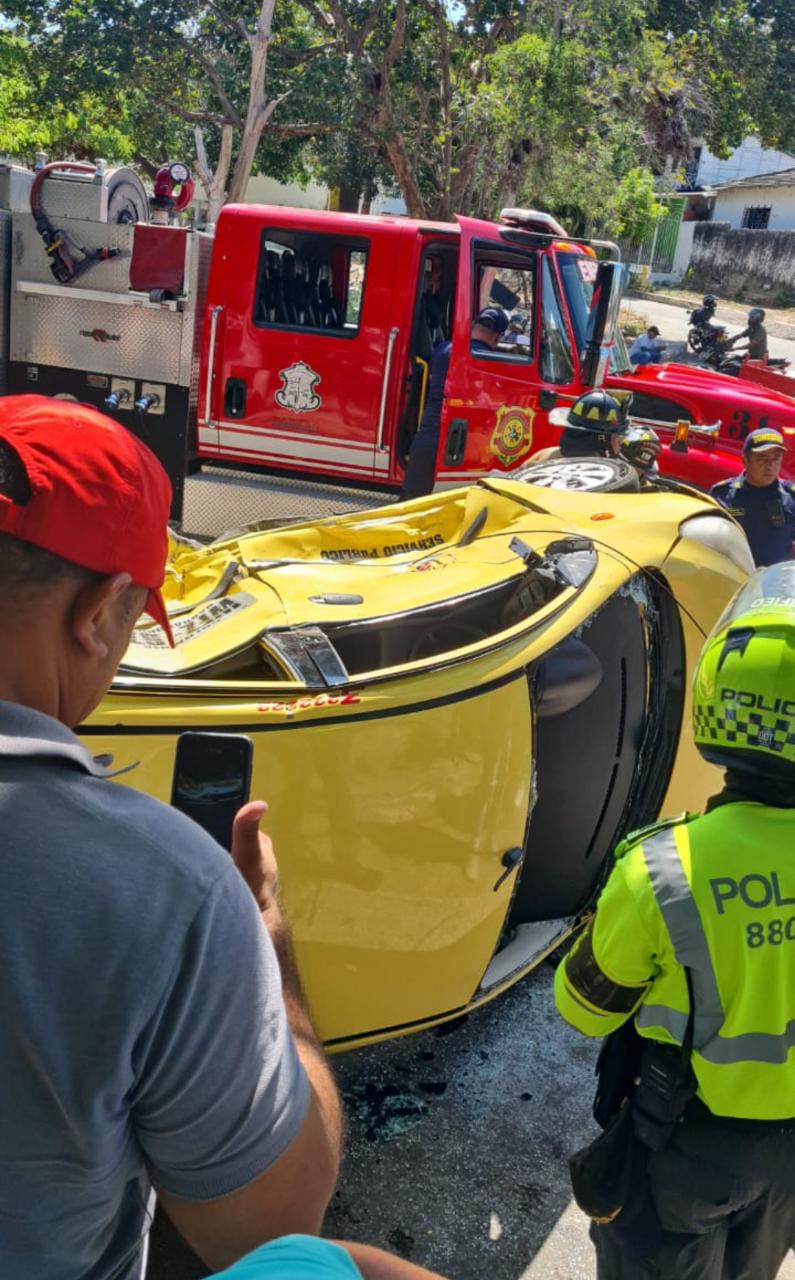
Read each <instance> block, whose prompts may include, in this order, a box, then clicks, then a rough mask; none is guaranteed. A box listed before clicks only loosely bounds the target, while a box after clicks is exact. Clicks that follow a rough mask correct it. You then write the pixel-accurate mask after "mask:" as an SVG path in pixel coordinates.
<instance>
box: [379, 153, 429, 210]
mask: <svg viewBox="0 0 795 1280" xmlns="http://www.w3.org/2000/svg"><path fill="white" fill-rule="evenodd" d="M384 150H385V151H386V154H387V158H388V160H389V165H390V168H391V170H392V172H393V173H394V175H395V177H396V179H397V181H398V185H399V186H400V194H401V195H402V196H403V199H404V200H405V202H406V210H407V212H408V215H409V217H410V218H427V217H428V208H427V205H426V203H425V197H424V196H423V194H422V192H421V191H420V185H419V183H418V181H417V176H416V174H415V172H414V166H413V165H412V163H411V161H410V160H409V157H408V152H407V151H406V147H405V144H404V142H403V139H402V137H401V135H400V134H399V133H395V134H393V135H392V137H391V138H388V139H387V141H386V142H385V143H384Z"/></svg>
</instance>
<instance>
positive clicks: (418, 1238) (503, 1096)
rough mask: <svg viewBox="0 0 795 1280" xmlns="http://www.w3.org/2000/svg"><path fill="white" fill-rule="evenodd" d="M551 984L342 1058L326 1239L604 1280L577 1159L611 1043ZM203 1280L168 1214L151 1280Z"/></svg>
mask: <svg viewBox="0 0 795 1280" xmlns="http://www.w3.org/2000/svg"><path fill="white" fill-rule="evenodd" d="M552 976H553V975H552V969H551V967H550V965H549V964H548V963H545V964H542V966H541V967H540V969H538V970H536V971H535V972H534V973H533V974H531V975H530V976H529V977H527V978H525V979H524V980H523V981H522V982H520V983H519V984H518V985H517V986H515V987H514V988H512V990H510V991H509V992H507V993H506V994H505V995H503V996H500V997H499V998H498V999H496V1000H495V1001H493V1002H492V1003H491V1004H490V1005H488V1006H486V1008H484V1009H481V1010H479V1011H478V1012H476V1013H473V1014H472V1015H470V1017H469V1018H466V1019H464V1020H463V1021H461V1022H459V1023H453V1024H450V1025H449V1026H448V1027H447V1028H444V1027H442V1028H439V1029H437V1030H435V1031H428V1032H423V1033H421V1034H419V1035H414V1036H410V1037H407V1038H405V1039H402V1040H394V1041H392V1042H390V1043H387V1044H382V1045H376V1046H374V1047H373V1048H370V1049H359V1050H357V1051H356V1052H353V1053H348V1054H344V1055H341V1056H338V1057H336V1058H334V1059H333V1066H334V1069H335V1073H336V1076H337V1080H338V1082H339V1087H340V1089H341V1091H342V1096H343V1099H344V1102H345V1109H346V1114H347V1123H348V1133H347V1140H346V1149H345V1158H344V1162H343V1166H342V1172H341V1176H340V1181H339V1188H338V1190H337V1192H336V1194H335V1196H334V1198H333V1200H332V1203H331V1206H330V1209H329V1212H328V1215H327V1217H326V1222H325V1227H324V1234H325V1235H328V1236H331V1237H336V1238H341V1239H353V1240H366V1241H369V1242H370V1243H371V1244H377V1245H380V1246H381V1247H382V1248H384V1249H390V1250H392V1251H393V1252H395V1253H398V1254H400V1255H401V1256H402V1257H405V1258H410V1259H412V1260H413V1261H414V1262H417V1263H421V1264H423V1265H425V1266H427V1267H430V1268H432V1269H433V1270H436V1271H439V1272H440V1273H441V1274H442V1275H445V1276H450V1277H453V1278H454V1280H483V1278H484V1277H486V1276H488V1278H489V1280H594V1277H595V1274H596V1271H595V1267H594V1262H593V1252H592V1249H591V1245H590V1241H589V1239H588V1231H587V1226H588V1224H587V1221H586V1219H585V1217H584V1216H583V1215H582V1214H581V1213H580V1212H579V1210H578V1209H577V1207H576V1205H575V1204H574V1203H573V1202H572V1199H571V1191H570V1187H569V1180H568V1170H567V1165H566V1157H567V1155H568V1154H569V1153H570V1152H572V1151H575V1150H577V1148H578V1147H581V1146H583V1145H584V1144H585V1143H586V1142H588V1141H590V1139H591V1138H592V1137H593V1136H594V1135H595V1133H596V1132H597V1130H596V1128H595V1126H594V1123H593V1121H592V1119H591V1115H590V1106H591V1099H592V1096H593V1088H594V1075H593V1069H594V1063H595V1060H596V1052H597V1047H598V1046H597V1044H595V1043H594V1042H593V1041H589V1040H586V1039H585V1038H584V1037H582V1036H580V1035H578V1034H577V1033H576V1032H574V1031H572V1030H571V1029H570V1028H569V1027H567V1026H566V1025H565V1023H563V1022H562V1020H561V1019H560V1018H559V1017H558V1016H557V1013H556V1012H555V1009H554V1005H553V1002H552ZM206 1275H207V1272H206V1270H205V1269H204V1268H203V1267H202V1266H201V1264H200V1263H199V1262H198V1260H197V1259H195V1258H194V1257H193V1256H192V1255H191V1254H190V1252H189V1251H188V1250H187V1249H186V1248H185V1246H184V1245H183V1244H182V1242H181V1241H180V1240H179V1238H178V1237H177V1236H176V1234H175V1233H174V1231H173V1229H171V1228H170V1227H169V1226H168V1224H167V1223H165V1222H163V1221H162V1220H158V1221H157V1223H156V1227H155V1231H154V1233H153V1240H152V1250H151V1255H150V1266H149V1270H148V1272H147V1280H198V1278H199V1277H203V1276H206ZM779 1280H795V1257H794V1256H793V1255H792V1254H791V1255H790V1257H789V1258H788V1260H787V1262H786V1263H785V1265H784V1267H783V1268H782V1270H781V1272H780V1273H779Z"/></svg>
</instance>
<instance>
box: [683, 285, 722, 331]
mask: <svg viewBox="0 0 795 1280" xmlns="http://www.w3.org/2000/svg"><path fill="white" fill-rule="evenodd" d="M717 306H718V299H717V298H716V297H715V294H714V293H705V294H704V297H703V298H702V299H701V306H700V307H696V308H695V309H694V310H693V311H691V312H690V323H691V325H693V326H695V327H696V328H699V327H701V326H709V324H710V321H711V320H712V317H713V316H714V314H715V311H716V309H717Z"/></svg>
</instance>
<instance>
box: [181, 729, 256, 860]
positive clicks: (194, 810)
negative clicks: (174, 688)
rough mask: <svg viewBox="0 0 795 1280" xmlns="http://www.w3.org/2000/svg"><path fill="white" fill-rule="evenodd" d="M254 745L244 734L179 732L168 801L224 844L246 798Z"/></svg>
mask: <svg viewBox="0 0 795 1280" xmlns="http://www.w3.org/2000/svg"><path fill="white" fill-rule="evenodd" d="M253 750H254V745H253V743H252V741H251V739H250V738H247V737H246V736H245V735H244V734H235V733H198V732H197V733H182V734H180V736H179V738H178V740H177V754H176V758H175V760H174V779H173V784H172V790H171V803H172V804H173V806H174V808H175V809H179V810H181V812H182V813H185V814H187V815H188V817H189V818H193V820H194V822H198V824H199V826H200V827H204V830H205V831H207V832H209V834H210V835H211V836H212V837H213V838H214V839H215V840H217V841H218V843H219V844H220V845H223V847H224V848H225V849H231V847H232V820H233V818H234V816H235V814H236V813H237V811H238V809H239V808H240V806H241V805H242V804H245V803H246V801H247V800H248V798H249V789H250V787H251V760H252V755H253Z"/></svg>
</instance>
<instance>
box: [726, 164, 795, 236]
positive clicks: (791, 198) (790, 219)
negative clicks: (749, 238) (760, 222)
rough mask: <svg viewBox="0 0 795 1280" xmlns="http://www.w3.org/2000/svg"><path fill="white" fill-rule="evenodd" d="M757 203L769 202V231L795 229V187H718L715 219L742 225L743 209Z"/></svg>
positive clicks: (765, 203)
mask: <svg viewBox="0 0 795 1280" xmlns="http://www.w3.org/2000/svg"><path fill="white" fill-rule="evenodd" d="M793 167H795V166H793ZM758 205H763V206H764V205H770V221H769V222H768V224H767V225H768V230H769V231H792V230H793V229H795V187H730V188H729V190H728V191H717V192H716V193H715V210H714V212H713V214H712V220H713V222H728V223H729V226H731V227H741V226H742V224H743V211H744V210H745V209H747V208H749V207H756V206H758Z"/></svg>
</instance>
